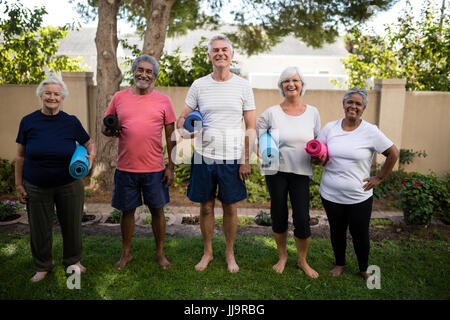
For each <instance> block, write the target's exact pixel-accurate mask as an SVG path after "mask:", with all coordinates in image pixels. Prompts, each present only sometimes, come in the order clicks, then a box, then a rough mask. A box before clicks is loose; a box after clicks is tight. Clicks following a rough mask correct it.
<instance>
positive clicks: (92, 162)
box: [86, 154, 95, 170]
mask: <svg viewBox="0 0 450 320" xmlns="http://www.w3.org/2000/svg"><path fill="white" fill-rule="evenodd" d="M86 158H88V161H89V170H91V168H92V165H93V164H94V159H95V156H93V155H90V154H87V155H86Z"/></svg>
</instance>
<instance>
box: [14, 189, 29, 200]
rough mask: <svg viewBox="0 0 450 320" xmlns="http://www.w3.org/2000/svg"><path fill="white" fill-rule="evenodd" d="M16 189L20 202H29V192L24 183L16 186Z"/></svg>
mask: <svg viewBox="0 0 450 320" xmlns="http://www.w3.org/2000/svg"><path fill="white" fill-rule="evenodd" d="M16 191H17V197H18V198H19V202H20V203H23V204H25V203H27V201H28V193H27V191H26V190H25V187H24V186H23V185H20V186H16Z"/></svg>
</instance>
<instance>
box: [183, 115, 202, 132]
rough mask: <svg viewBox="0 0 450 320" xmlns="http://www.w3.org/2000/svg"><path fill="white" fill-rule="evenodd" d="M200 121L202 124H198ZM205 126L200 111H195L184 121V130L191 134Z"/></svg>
mask: <svg viewBox="0 0 450 320" xmlns="http://www.w3.org/2000/svg"><path fill="white" fill-rule="evenodd" d="M198 121H199V122H200V123H198ZM202 126H203V117H202V114H201V113H200V111H198V110H194V111H192V112H191V113H189V115H188V116H187V117H186V120H185V121H184V128H185V129H186V130H187V131H189V132H194V131H195V129H197V131H199V130H200V129H201V128H202Z"/></svg>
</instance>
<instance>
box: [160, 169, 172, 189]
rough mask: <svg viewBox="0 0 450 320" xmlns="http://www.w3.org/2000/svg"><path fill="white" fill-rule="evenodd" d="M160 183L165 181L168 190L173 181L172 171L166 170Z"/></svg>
mask: <svg viewBox="0 0 450 320" xmlns="http://www.w3.org/2000/svg"><path fill="white" fill-rule="evenodd" d="M161 181H162V182H164V181H166V184H165V187H166V188H168V187H170V186H171V185H172V184H173V181H174V172H173V169H166V171H165V172H164V175H163V177H162V179H161Z"/></svg>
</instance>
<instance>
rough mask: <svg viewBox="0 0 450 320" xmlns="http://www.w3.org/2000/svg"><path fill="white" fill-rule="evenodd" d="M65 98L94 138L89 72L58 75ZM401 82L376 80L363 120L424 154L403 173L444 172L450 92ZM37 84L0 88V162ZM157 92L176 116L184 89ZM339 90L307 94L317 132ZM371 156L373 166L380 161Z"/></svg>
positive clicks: (33, 106) (268, 99)
mask: <svg viewBox="0 0 450 320" xmlns="http://www.w3.org/2000/svg"><path fill="white" fill-rule="evenodd" d="M62 75H63V80H64V81H65V82H66V84H67V86H68V88H69V96H68V97H67V99H66V100H65V102H64V107H63V110H64V111H65V112H67V113H69V114H74V115H76V116H77V117H78V118H79V119H80V121H81V123H82V124H83V126H84V127H85V128H86V129H87V130H88V132H89V133H90V134H91V136H92V137H94V136H95V132H96V130H95V105H96V98H97V88H96V87H95V86H93V85H92V72H79V73H69V72H67V73H63V74H62ZM404 84H405V81H404V80H398V79H383V80H376V82H375V89H374V90H371V91H369V105H368V106H367V109H366V110H365V112H364V115H363V118H364V119H365V120H366V121H368V122H370V123H374V124H377V125H378V126H379V128H380V129H381V130H382V131H383V132H384V133H385V134H386V136H388V137H389V138H390V139H391V140H392V141H394V143H395V144H396V145H397V147H398V148H399V149H400V148H404V149H413V150H414V151H419V150H425V151H426V153H427V154H428V156H427V157H426V158H416V159H415V160H414V162H413V163H412V164H411V165H408V166H407V167H406V169H407V170H408V171H415V170H417V171H419V172H423V173H428V171H429V170H433V171H435V172H436V173H437V174H443V173H444V172H448V171H450V151H449V147H450V125H449V122H450V92H406V91H405V87H404ZM36 88H37V85H0V97H1V99H0V108H1V111H2V113H1V114H2V116H1V117H0V158H5V159H8V160H13V159H14V158H15V153H16V143H15V139H16V136H17V130H18V127H19V123H20V120H21V118H22V117H23V116H25V115H27V114H28V113H30V112H32V111H34V110H37V109H39V108H40V107H39V100H38V98H37V97H36V94H35V91H36ZM157 90H158V91H160V92H162V93H164V94H166V95H168V96H169V97H170V98H171V100H172V103H173V104H174V107H175V113H176V115H177V116H178V115H179V114H180V112H181V109H182V108H183V106H184V99H185V97H186V93H187V91H188V88H186V87H161V88H157ZM253 92H254V95H255V103H256V107H257V109H256V115H257V116H259V115H260V114H261V113H262V112H263V111H264V110H265V109H267V108H268V107H270V106H272V105H276V104H278V103H280V102H281V101H282V97H281V95H280V93H279V91H278V90H264V89H254V90H253ZM344 92H345V91H344V90H309V91H308V90H307V91H306V93H305V96H304V97H303V99H304V101H305V103H307V104H310V105H313V106H315V107H317V108H318V110H319V113H320V116H321V123H322V127H323V126H324V125H325V124H326V123H327V122H329V121H333V120H336V119H338V118H341V117H342V116H343V109H342V98H343V95H344ZM383 158H384V157H383V156H378V157H377V162H380V161H381V162H382V161H383Z"/></svg>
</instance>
